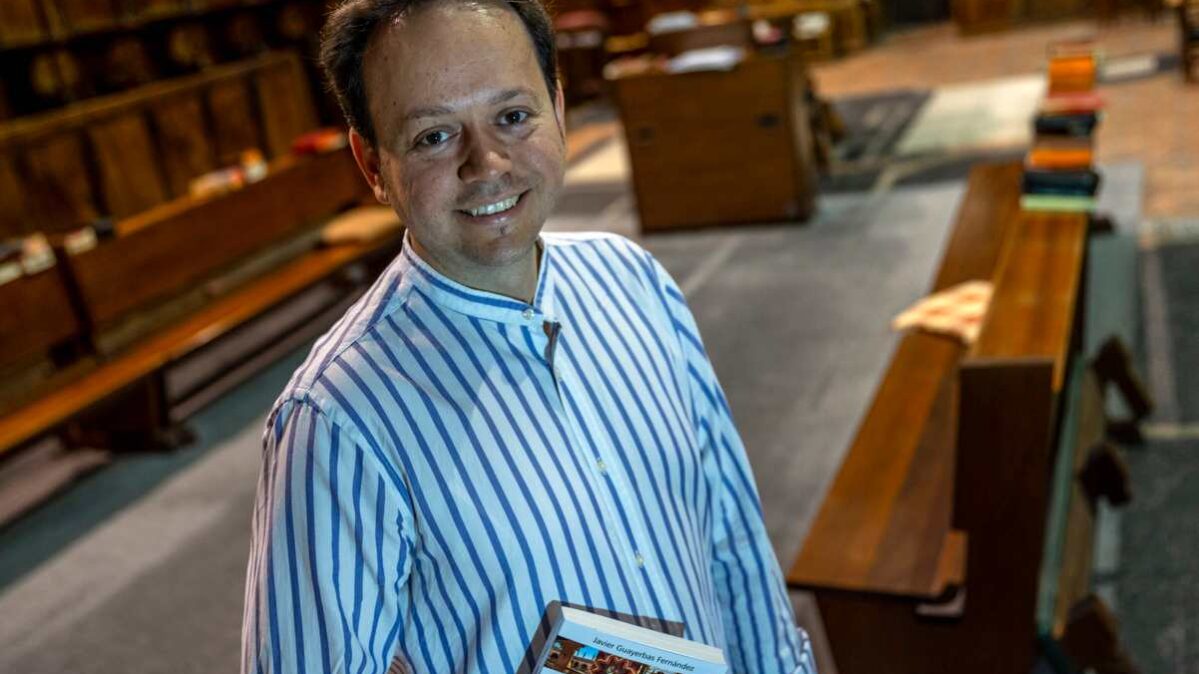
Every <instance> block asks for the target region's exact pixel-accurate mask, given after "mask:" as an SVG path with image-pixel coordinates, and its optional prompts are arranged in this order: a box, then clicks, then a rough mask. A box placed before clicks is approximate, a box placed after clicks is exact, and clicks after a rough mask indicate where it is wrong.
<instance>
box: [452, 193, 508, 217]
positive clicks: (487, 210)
mask: <svg viewBox="0 0 1199 674" xmlns="http://www.w3.org/2000/svg"><path fill="white" fill-rule="evenodd" d="M520 197H521V195H520V194H517V195H516V196H512V197H508V198H507V199H502V200H500V201H497V202H495V203H491V204H484V205H483V206H479V207H478V208H468V209H465V211H464V212H465V213H469V214H471V215H473V216H474V217H476V218H477V217H481V216H484V215H495V214H496V213H503V212H504V211H507V210H510V209H512V208H513V207H515V206H516V202H518V201H520Z"/></svg>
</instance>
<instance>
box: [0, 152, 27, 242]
mask: <svg viewBox="0 0 1199 674" xmlns="http://www.w3.org/2000/svg"><path fill="white" fill-rule="evenodd" d="M0 204H4V207H3V208H0V239H7V238H10V237H17V236H23V235H25V234H26V233H28V232H30V231H32V227H31V226H30V225H31V223H30V222H29V218H30V212H29V204H28V202H27V201H26V192H25V183H24V181H23V180H21V176H20V172H19V171H18V170H17V166H16V163H15V160H14V157H13V155H12V154H9V153H3V152H0Z"/></svg>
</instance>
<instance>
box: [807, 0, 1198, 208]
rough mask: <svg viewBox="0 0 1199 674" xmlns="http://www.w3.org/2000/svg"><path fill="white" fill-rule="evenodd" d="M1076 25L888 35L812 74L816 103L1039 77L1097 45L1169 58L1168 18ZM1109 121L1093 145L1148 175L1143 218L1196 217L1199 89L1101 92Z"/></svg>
mask: <svg viewBox="0 0 1199 674" xmlns="http://www.w3.org/2000/svg"><path fill="white" fill-rule="evenodd" d="M1163 16H1164V18H1163V19H1162V20H1161V21H1158V22H1150V21H1148V20H1145V19H1142V18H1140V17H1128V18H1125V19H1122V20H1121V21H1119V22H1114V23H1107V24H1099V23H1096V22H1094V21H1073V22H1065V23H1055V24H1049V25H1044V26H1034V27H1026V28H1021V29H1018V30H1010V31H1006V32H1001V33H995V34H990V35H983V36H978V37H969V38H964V37H961V36H959V35H958V34H957V32H956V30H955V29H954V28H953V26H952V25H950V24H943V25H936V26H931V27H927V28H920V29H917V30H912V31H910V32H906V33H903V34H899V35H893V36H891V37H890V38H888V39H887V40H886V41H885V42H884V43H883V44H881V45H878V46H876V47H873V48H871V49H869V50H867V51H864V52H861V53H860V54H857V55H854V56H851V57H849V58H846V59H843V60H840V61H835V62H831V63H824V64H819V65H816V66H815V67H814V72H815V79H816V82H817V86H818V87H819V90H820V92H821V94H822V95H824V96H827V97H830V98H837V97H842V96H854V95H862V94H867V93H877V92H882V91H890V90H896V89H905V88H912V89H932V88H936V87H939V86H944V85H950V84H958V83H962V82H973V81H981V80H989V79H996V78H1002V77H1009V76H1013V75H1021V74H1026V73H1033V72H1038V71H1041V70H1043V69H1044V65H1045V54H1046V47H1047V46H1048V45H1049V44H1050V43H1051V42H1054V41H1057V40H1062V39H1066V38H1073V37H1081V36H1088V35H1089V36H1093V37H1094V38H1095V39H1096V40H1097V41H1098V43H1099V44H1100V45H1101V47H1102V48H1103V50H1104V51H1105V53H1106V54H1107V56H1108V57H1109V58H1110V59H1117V58H1120V57H1125V56H1132V55H1136V54H1149V53H1167V52H1173V51H1174V50H1175V49H1176V47H1177V31H1178V28H1177V26H1176V25H1175V23H1174V21H1173V18H1172V16H1169V15H1163ZM1100 91H1101V93H1102V94H1103V95H1104V96H1105V97H1106V98H1107V101H1108V109H1107V117H1106V119H1105V120H1104V122H1103V124H1102V126H1101V127H1100V129H1101V130H1100V132H1099V136H1098V138H1097V149H1098V158H1099V161H1100V162H1103V163H1111V162H1119V161H1126V160H1138V161H1141V162H1143V163H1144V165H1145V167H1146V173H1147V180H1146V188H1145V189H1146V194H1145V216H1146V217H1147V218H1151V219H1176V218H1187V217H1195V216H1196V215H1199V85H1186V84H1184V83H1183V82H1182V78H1181V76H1180V75H1179V74H1178V73H1177V72H1165V73H1161V74H1158V75H1155V76H1151V77H1148V78H1145V79H1140V80H1135V81H1129V82H1125V83H1119V84H1108V85H1103V86H1101V87H1100Z"/></svg>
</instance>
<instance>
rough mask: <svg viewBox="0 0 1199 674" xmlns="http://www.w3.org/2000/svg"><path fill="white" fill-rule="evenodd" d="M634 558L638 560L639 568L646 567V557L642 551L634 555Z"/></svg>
mask: <svg viewBox="0 0 1199 674" xmlns="http://www.w3.org/2000/svg"><path fill="white" fill-rule="evenodd" d="M633 559H634V560H636V562H637V568H639V569H641V568H645V558H644V557H642V556H641V553H640V552H638V553H637V556H636V557H634V558H633Z"/></svg>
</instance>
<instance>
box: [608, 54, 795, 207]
mask: <svg viewBox="0 0 1199 674" xmlns="http://www.w3.org/2000/svg"><path fill="white" fill-rule="evenodd" d="M792 65H793V64H791V63H790V62H789V60H788V59H785V58H765V57H763V58H757V57H755V58H750V59H748V60H747V61H745V62H744V63H742V64H741V65H740V66H738V67H737V68H736V69H734V70H733V71H731V72H727V73H712V72H704V73H687V74H681V75H647V76H636V77H629V78H623V79H620V80H617V83H616V84H617V98H618V101H619V104H620V110H621V117H622V120H623V121H624V125H625V134H626V137H627V139H628V145H629V155H630V162H631V164H632V169H633V184H634V187H635V189H636V193H637V208H638V211H639V213H640V216H641V226H642V228H643V229H645V230H652V229H661V228H671V227H686V226H697V225H714V224H732V223H739V222H778V221H782V220H796V219H801V218H803V217H805V216H806V215H807V213H808V211H809V210H810V206H811V203H812V202H811V199H812V196H811V193H810V192H808V191H805V190H804V189H803V188H804V186H805V180H804V177H803V176H804V175H806V173H805V171H806V168H805V167H804V166H797V165H796V152H795V149H794V145H795V143H796V142H797V141H796V138H795V137H794V136H793V135H792V133H791V126H790V117H791V106H793V105H795V104H796V100H797V99H799V98H800V97H801V96H802V92H797V91H792V90H791V83H792V80H791V77H790V75H789V71H788V69H789V68H790V67H792ZM795 67H800V66H799V65H798V64H795ZM745 157H754V158H755V161H752V162H746V161H745ZM734 167H735V168H734ZM696 195H704V198H702V199H700V198H696Z"/></svg>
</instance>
